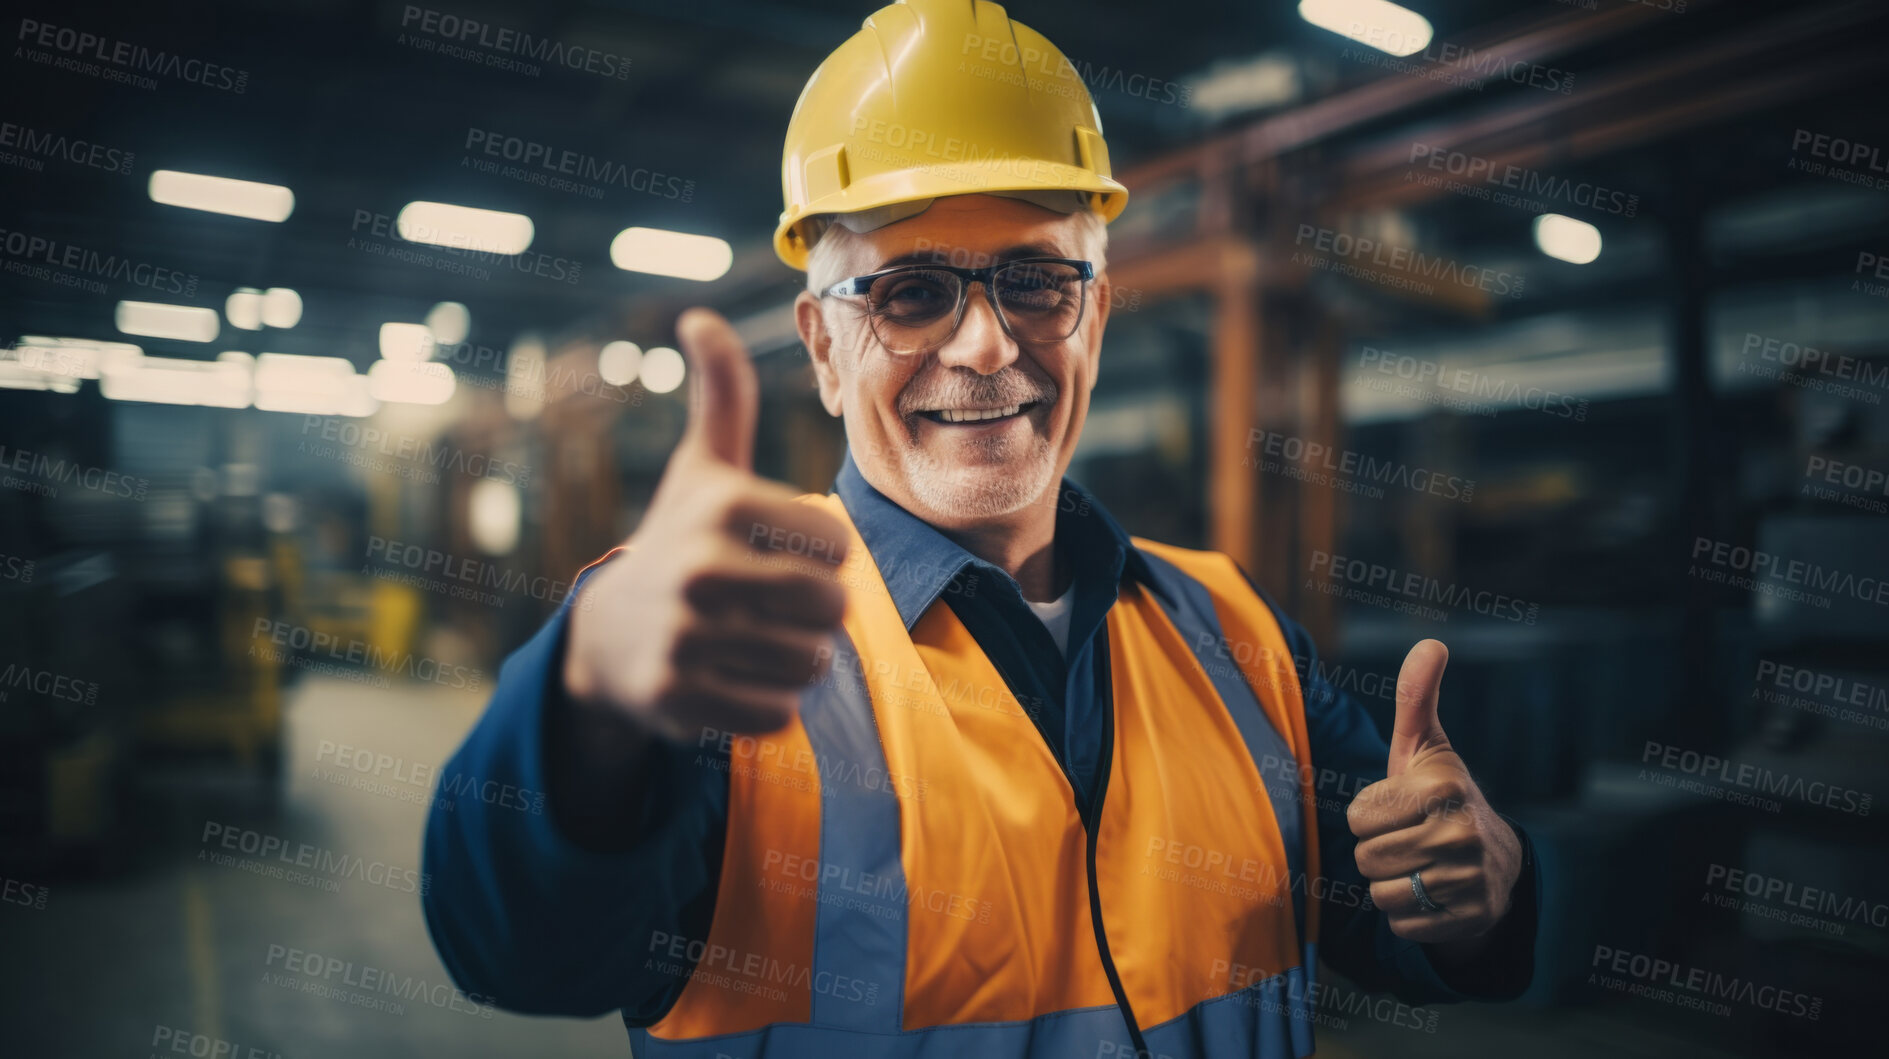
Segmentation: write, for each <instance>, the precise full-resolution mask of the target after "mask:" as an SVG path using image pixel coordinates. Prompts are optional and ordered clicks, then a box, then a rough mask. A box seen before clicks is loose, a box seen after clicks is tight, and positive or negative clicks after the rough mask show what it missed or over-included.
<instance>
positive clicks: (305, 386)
mask: <svg viewBox="0 0 1889 1059" xmlns="http://www.w3.org/2000/svg"><path fill="white" fill-rule="evenodd" d="M379 406H380V402H379V401H378V400H376V399H375V398H374V396H373V394H371V393H369V392H368V390H367V379H366V377H365V376H362V375H357V374H356V373H355V371H354V365H353V363H351V362H350V361H349V360H348V359H347V358H346V357H304V356H300V355H297V354H293V353H264V354H262V355H261V356H259V357H257V358H256V407H257V408H260V409H262V410H263V411H265V412H301V413H303V414H305V415H357V416H358V415H372V414H373V413H374V411H375V409H377V408H378V407H379Z"/></svg>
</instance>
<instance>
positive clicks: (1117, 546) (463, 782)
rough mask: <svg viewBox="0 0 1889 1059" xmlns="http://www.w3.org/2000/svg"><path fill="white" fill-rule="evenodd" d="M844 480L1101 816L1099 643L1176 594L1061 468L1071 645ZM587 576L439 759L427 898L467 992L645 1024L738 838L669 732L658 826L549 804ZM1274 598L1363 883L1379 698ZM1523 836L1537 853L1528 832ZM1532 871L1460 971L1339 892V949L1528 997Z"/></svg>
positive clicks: (1336, 954) (875, 545) (1339, 955)
mask: <svg viewBox="0 0 1889 1059" xmlns="http://www.w3.org/2000/svg"><path fill="white" fill-rule="evenodd" d="M834 491H835V492H836V493H837V494H838V495H839V498H840V500H841V502H842V503H844V504H845V505H846V509H847V512H848V514H849V515H851V517H852V520H853V523H854V525H855V526H856V527H857V528H858V530H859V533H860V536H861V538H862V539H863V540H864V541H865V543H866V547H867V549H868V550H869V551H870V552H871V553H872V557H873V560H874V562H875V564H876V565H877V566H878V567H879V570H880V572H881V576H882V577H883V578H884V580H885V583H886V587H887V588H888V589H890V591H891V594H892V599H893V602H894V603H895V604H896V605H897V607H898V610H899V615H900V617H901V619H903V621H904V622H905V626H906V628H907V629H908V630H909V629H910V628H911V627H912V625H913V624H914V623H916V622H917V621H918V619H919V618H920V616H922V615H923V614H924V613H925V611H926V610H927V609H928V608H929V607H931V606H933V605H935V604H936V603H938V602H940V601H942V602H944V603H945V604H946V605H947V606H950V607H951V608H952V610H953V612H954V613H955V614H957V616H958V618H959V620H960V621H962V622H963V623H964V625H965V627H966V630H967V631H969V632H970V633H971V635H972V636H973V638H975V639H976V641H977V644H978V646H979V647H980V648H982V649H983V650H984V652H985V654H986V655H987V656H988V657H989V658H990V660H991V661H992V663H993V665H994V666H995V667H996V668H997V669H998V671H999V673H1000V674H1001V675H1002V676H1003V678H1004V680H1005V682H1006V683H1007V684H1008V685H1009V686H1010V690H1011V691H1012V693H1013V694H1015V695H1016V697H1017V699H1018V702H1019V703H1020V704H1022V705H1024V706H1025V708H1026V711H1027V712H1030V713H1031V716H1032V717H1033V718H1036V719H1037V721H1038V727H1039V730H1041V731H1042V732H1043V735H1044V739H1045V740H1046V741H1047V742H1049V743H1050V745H1051V749H1052V750H1053V751H1054V752H1055V754H1056V757H1057V760H1058V761H1059V762H1061V763H1062V764H1063V768H1064V770H1065V772H1066V773H1067V774H1068V775H1069V777H1070V782H1071V785H1072V786H1073V787H1074V789H1075V790H1076V791H1077V794H1078V798H1079V799H1080V801H1079V804H1083V805H1085V806H1089V807H1091V808H1092V807H1093V806H1092V799H1093V798H1094V795H1095V794H1096V793H1098V792H1097V791H1095V790H1094V786H1095V777H1096V774H1097V769H1098V765H1099V762H1100V760H1101V755H1102V754H1103V753H1104V746H1103V743H1104V733H1105V732H1106V731H1107V729H1108V725H1107V723H1106V722H1107V717H1108V714H1107V712H1106V711H1108V710H1109V709H1110V698H1109V696H1110V686H1109V678H1108V673H1109V669H1108V653H1107V652H1108V637H1107V636H1106V635H1098V633H1099V632H1100V631H1101V630H1102V628H1103V623H1104V619H1105V617H1106V616H1107V614H1108V609H1109V607H1110V606H1112V605H1113V604H1114V602H1115V598H1116V594H1117V592H1118V591H1119V590H1120V587H1121V584H1122V581H1123V580H1124V579H1128V578H1132V579H1135V580H1136V581H1138V582H1140V583H1141V584H1143V585H1146V586H1148V587H1149V588H1150V590H1153V591H1156V592H1157V593H1158V592H1159V591H1160V586H1159V585H1158V584H1156V583H1155V580H1154V579H1153V577H1152V576H1151V572H1150V570H1149V568H1148V565H1147V562H1146V560H1145V559H1144V557H1143V556H1142V555H1141V554H1140V552H1139V551H1137V550H1136V549H1135V548H1134V547H1133V545H1132V543H1131V542H1130V540H1129V538H1128V535H1127V534H1126V533H1125V532H1124V531H1123V530H1122V528H1121V526H1120V525H1119V524H1117V523H1116V521H1115V520H1114V518H1112V517H1111V516H1110V515H1109V514H1108V512H1107V511H1105V510H1104V509H1103V508H1102V506H1101V505H1100V504H1099V503H1097V502H1096V501H1095V499H1094V498H1093V497H1092V496H1090V495H1089V494H1088V493H1087V492H1086V491H1084V490H1083V489H1082V488H1081V487H1080V486H1077V485H1076V484H1075V483H1073V482H1070V481H1068V480H1064V482H1063V483H1062V488H1061V489H1060V490H1058V492H1057V494H1056V497H1055V499H1054V503H1056V505H1057V520H1056V538H1055V540H1056V544H1055V546H1056V547H1057V548H1058V549H1062V550H1063V551H1062V558H1063V561H1064V563H1065V564H1066V569H1068V570H1069V571H1070V573H1071V577H1072V580H1073V583H1074V589H1075V597H1074V600H1073V607H1072V614H1071V621H1070V629H1069V641H1068V651H1067V655H1066V657H1065V655H1064V653H1062V652H1059V651H1057V650H1056V646H1055V643H1054V642H1053V640H1052V639H1051V637H1050V635H1049V631H1048V630H1047V629H1045V628H1044V626H1043V623H1042V622H1041V621H1040V620H1039V619H1038V618H1037V617H1036V615H1035V614H1034V613H1033V612H1032V611H1030V609H1029V608H1028V606H1026V605H1025V603H1024V601H1023V597H1022V594H1021V592H1020V591H1019V590H1018V588H1017V585H1016V582H1015V581H1014V580H1013V579H1012V578H1011V577H1010V576H1009V575H1008V574H1007V573H1005V572H1004V571H1002V570H1001V569H999V568H997V567H995V566H993V565H991V564H990V563H987V562H984V561H983V560H980V559H978V558H977V557H975V556H973V555H971V554H970V553H969V552H967V551H965V550H964V549H963V548H962V547H960V546H958V545H957V544H955V543H954V542H952V541H951V540H950V539H949V538H947V537H945V536H944V535H943V534H942V533H939V532H938V531H937V530H936V529H934V528H932V527H931V526H929V525H927V524H926V523H925V522H923V521H922V520H920V519H918V518H917V517H915V516H913V515H912V514H911V513H909V512H907V511H905V510H904V509H902V508H900V507H899V506H898V505H897V504H895V503H893V502H892V501H891V500H889V499H887V498H886V497H885V496H884V495H883V494H881V493H879V492H878V491H877V490H875V489H873V488H872V487H871V486H870V485H868V484H867V483H866V481H865V479H864V478H863V477H861V476H860V474H859V470H858V468H857V467H855V466H854V465H853V462H852V459H851V456H850V454H849V455H848V457H847V460H846V462H845V464H844V465H843V466H842V468H841V470H840V473H839V477H838V479H837V481H836V482H835V486H834ZM594 572H595V569H594V568H593V569H592V570H590V571H586V573H585V575H584V577H587V576H588V575H589V574H590V573H594ZM584 577H580V578H579V580H578V585H577V586H576V587H574V588H573V591H572V592H571V593H570V594H569V595H567V596H566V597H565V599H564V602H563V604H562V606H561V607H560V608H559V610H558V612H557V614H556V615H554V616H553V617H552V619H551V620H550V621H548V622H547V623H546V624H545V626H544V628H543V629H541V630H540V631H539V632H538V634H537V635H536V636H534V637H533V638H532V639H531V640H530V641H529V642H528V643H526V644H525V645H524V646H523V647H521V648H519V649H518V651H516V652H515V653H514V654H513V655H512V656H511V657H510V658H509V659H507V660H506V662H505V665H504V666H503V667H502V669H501V670H500V673H499V681H498V686H497V688H496V689H495V690H494V692H493V695H492V701H491V703H490V704H489V705H488V706H487V708H486V711H485V713H484V715H483V716H482V717H481V718H480V719H479V722H478V724H477V725H475V726H474V728H473V730H472V731H471V733H470V734H468V735H467V737H466V741H465V743H464V744H463V745H462V746H461V747H460V748H459V751H458V752H457V753H456V754H454V756H453V758H452V759H451V760H450V761H449V762H447V764H446V765H445V766H444V767H443V768H442V769H441V783H442V791H444V790H445V789H446V788H447V784H448V781H451V785H452V788H453V789H456V790H460V791H466V792H468V793H466V794H462V795H459V796H452V795H448V794H445V793H442V794H441V795H440V796H439V797H436V798H435V799H434V802H433V807H432V810H431V812H430V815H429V817H428V821H427V829H426V840H425V852H424V865H423V870H424V871H425V872H426V873H427V874H428V876H429V877H430V878H431V879H432V880H433V883H432V887H431V889H430V891H429V892H428V893H427V894H425V895H424V896H423V898H422V902H423V906H424V910H425V914H426V921H427V927H428V930H429V932H430V933H431V935H432V937H433V943H434V946H435V948H437V949H438V951H439V954H440V959H441V961H442V962H443V963H444V964H445V965H446V968H447V970H448V971H449V972H450V973H451V974H452V977H453V980H454V981H455V982H456V983H457V984H458V985H459V986H460V988H461V989H463V990H464V991H466V992H467V993H468V994H473V995H476V996H478V997H481V998H483V999H484V1002H488V1003H495V1004H497V1005H498V1006H500V1007H504V1008H507V1009H510V1010H514V1011H521V1012H527V1013H533V1014H559V1015H577V1016H585V1017H594V1016H597V1015H601V1014H607V1013H609V1012H612V1011H621V1012H622V1015H623V1017H624V1019H625V1021H627V1022H628V1023H629V1024H631V1025H633V1026H646V1025H649V1024H651V1023H654V1022H656V1021H657V1020H659V1019H660V1018H662V1016H663V1015H664V1014H665V1013H666V1012H667V1011H668V1010H669V1008H670V1007H671V1006H672V1005H673V1004H674V1003H675V1000H676V998H677V997H678V996H680V995H681V991H682V988H683V986H684V985H685V984H686V981H687V979H686V977H678V976H676V975H675V974H672V973H664V972H663V971H661V970H652V969H651V967H652V961H650V960H649V958H648V956H649V952H650V943H651V939H652V938H678V937H679V938H706V937H708V931H709V925H710V922H711V920H712V917H713V914H714V907H715V899H716V889H717V883H718V880H719V879H720V875H721V855H722V847H723V845H724V843H725V841H726V834H727V821H728V771H727V762H726V761H725V760H717V754H716V751H714V750H713V749H712V748H711V749H708V750H703V749H700V748H696V747H683V746H677V745H674V744H670V743H666V742H659V743H658V744H656V745H655V746H654V747H653V748H652V751H651V753H650V755H649V757H648V758H647V759H646V764H645V770H646V771H645V775H644V777H643V778H644V781H645V784H646V786H645V797H644V798H643V799H642V817H641V819H640V820H639V821H638V822H637V823H636V824H635V825H634V826H633V827H632V828H631V829H630V833H628V834H626V835H625V836H624V837H623V842H622V844H621V846H620V847H618V848H613V849H605V850H599V849H591V848H587V847H584V846H580V845H578V844H577V843H575V842H573V841H572V840H571V839H570V837H569V836H568V835H566V834H565V833H564V831H563V830H562V829H561V828H560V827H559V826H558V824H557V821H556V819H555V813H554V811H553V810H554V807H552V806H550V805H547V804H546V801H547V797H546V794H545V791H546V789H547V786H548V785H547V782H546V779H547V771H546V759H545V753H544V725H545V717H546V716H547V712H548V710H549V709H551V708H554V704H559V703H561V698H562V695H563V687H562V683H561V674H562V672H563V651H564V633H565V629H566V627H567V625H568V621H569V615H570V608H571V603H572V601H573V600H575V599H576V598H578V589H581V587H582V584H583V580H584ZM1254 590H1255V591H1256V592H1258V591H1259V590H1258V589H1257V587H1255V589H1254ZM1259 594H1260V595H1261V597H1262V598H1265V594H1264V593H1263V592H1260V593H1259ZM1266 602H1267V605H1268V606H1269V607H1271V609H1272V612H1273V614H1274V616H1275V617H1276V618H1277V619H1278V621H1279V625H1280V628H1281V630H1282V631H1283V632H1284V634H1285V639H1286V642H1287V645H1288V646H1289V648H1290V649H1291V651H1292V654H1293V659H1294V664H1295V667H1296V668H1297V669H1298V671H1299V677H1300V683H1301V687H1302V689H1303V691H1304V698H1305V703H1304V707H1305V716H1306V728H1307V735H1308V738H1309V741H1310V743H1311V753H1312V760H1313V761H1314V762H1315V763H1316V764H1317V766H1318V769H1319V775H1320V776H1321V777H1325V776H1332V777H1336V778H1337V780H1336V783H1335V784H1334V786H1333V788H1332V789H1330V790H1327V789H1325V788H1324V786H1323V785H1321V788H1320V793H1321V794H1322V795H1332V796H1331V797H1321V798H1320V799H1319V801H1318V843H1319V850H1320V863H1321V865H1322V866H1323V867H1322V874H1323V875H1324V876H1325V877H1326V879H1327V881H1328V884H1329V885H1328V890H1329V892H1331V893H1357V892H1361V891H1362V889H1363V888H1364V887H1365V886H1366V884H1365V882H1364V880H1363V878H1362V876H1360V875H1359V874H1358V871H1357V865H1356V861H1355V858H1354V855H1353V849H1354V847H1355V845H1356V839H1355V838H1353V836H1352V834H1351V830H1350V828H1349V826H1348V824H1347V821H1346V819H1345V807H1346V804H1348V802H1349V797H1350V795H1352V794H1355V793H1356V792H1357V791H1358V790H1359V789H1361V788H1362V787H1363V786H1365V785H1366V784H1368V783H1371V782H1375V781H1376V780H1378V779H1382V778H1383V776H1384V769H1385V761H1386V758H1387V755H1388V752H1389V748H1388V746H1387V745H1386V743H1385V741H1384V739H1383V737H1382V736H1380V735H1379V734H1378V730H1377V727H1376V725H1375V724H1374V723H1373V722H1372V720H1371V718H1370V716H1369V715H1368V714H1366V713H1365V711H1364V709H1363V708H1362V707H1360V706H1359V705H1358V704H1357V703H1356V702H1355V701H1353V700H1352V699H1351V697H1350V696H1349V695H1347V694H1345V693H1344V692H1343V691H1340V690H1339V689H1337V688H1335V687H1333V686H1332V685H1331V684H1330V683H1329V682H1328V681H1327V680H1326V679H1325V677H1324V675H1323V673H1324V670H1323V669H1322V667H1320V666H1319V665H1318V662H1317V655H1316V652H1315V651H1314V649H1313V646H1312V641H1311V637H1310V636H1308V635H1307V634H1306V632H1305V630H1304V629H1303V628H1301V627H1300V626H1299V625H1298V624H1296V623H1295V622H1293V621H1291V620H1290V619H1288V618H1286V617H1285V615H1284V614H1282V613H1281V612H1280V611H1279V608H1278V607H1277V606H1275V605H1273V603H1272V601H1271V600H1270V599H1267V600H1266ZM556 708H562V707H561V706H557V707H556ZM487 791H501V792H504V791H514V792H516V794H517V796H516V797H509V798H487V797H484V796H483V792H487ZM1100 793H1103V796H1104V797H1106V792H1100ZM1085 811H1087V810H1085ZM1522 841H1523V844H1524V847H1525V848H1526V847H1527V846H1528V836H1527V835H1523V836H1522ZM1528 865H1529V866H1528V867H1526V868H1525V869H1524V871H1523V875H1522V877H1521V879H1520V880H1519V881H1518V883H1517V885H1516V889H1515V898H1514V901H1515V904H1514V910H1513V912H1512V913H1511V915H1510V917H1509V918H1508V919H1507V920H1505V921H1504V923H1503V925H1502V927H1501V928H1499V929H1498V931H1497V936H1498V940H1495V941H1492V943H1491V944H1490V946H1489V948H1488V949H1487V951H1486V953H1485V956H1484V958H1483V960H1482V961H1481V962H1480V963H1479V964H1478V966H1477V967H1476V968H1475V969H1474V970H1473V971H1472V972H1471V973H1468V974H1452V975H1451V977H1450V980H1448V981H1446V980H1444V978H1443V977H1442V976H1440V975H1439V974H1438V973H1437V972H1436V970H1435V969H1434V968H1433V967H1431V965H1430V963H1429V960H1428V957H1427V955H1426V954H1425V952H1424V951H1423V948H1422V946H1420V945H1418V944H1416V943H1415V942H1411V941H1407V940H1405V939H1402V938H1399V937H1397V936H1395V935H1394V934H1392V933H1391V931H1390V929H1389V925H1388V923H1387V922H1386V921H1385V919H1384V917H1383V916H1382V915H1381V914H1380V913H1379V912H1378V911H1377V910H1376V908H1375V907H1371V906H1364V907H1359V906H1357V905H1356V904H1345V903H1339V902H1332V901H1328V902H1327V903H1326V904H1325V905H1324V907H1323V911H1322V914H1321V919H1320V923H1321V926H1320V930H1319V939H1318V940H1319V943H1320V946H1321V957H1322V958H1323V959H1325V960H1328V961H1329V962H1330V963H1332V964H1333V965H1334V966H1336V967H1337V968H1338V969H1339V970H1341V971H1342V972H1344V973H1345V974H1346V975H1347V976H1348V977H1350V978H1351V979H1352V980H1353V981H1355V982H1357V983H1358V984H1359V985H1361V986H1363V987H1365V988H1367V989H1384V990H1390V991H1393V992H1395V993H1397V995H1399V996H1400V997H1402V998H1404V999H1406V1000H1408V1001H1411V1002H1413V1003H1425V1002H1430V1001H1439V1000H1440V1001H1450V1000H1463V999H1472V998H1473V999H1486V1000H1499V999H1511V998H1513V997H1515V996H1517V995H1519V994H1520V993H1521V992H1522V990H1523V989H1525V988H1526V987H1527V985H1528V983H1529V981H1530V979H1531V978H1532V974H1533V956H1534V948H1535V935H1536V930H1537V920H1538V917H1537V912H1536V909H1537V907H1538V905H1539V903H1540V900H1541V897H1540V894H1539V885H1540V884H1539V880H1538V877H1537V874H1536V872H1535V871H1534V868H1533V858H1532V855H1531V856H1530V858H1529V860H1528ZM654 966H656V967H661V966H662V963H661V961H656V962H655V964H654Z"/></svg>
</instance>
